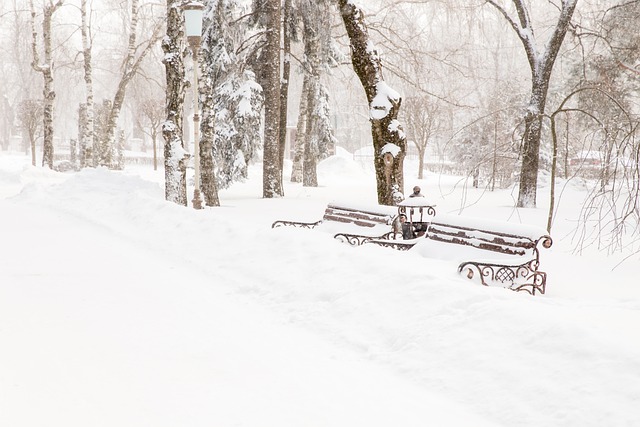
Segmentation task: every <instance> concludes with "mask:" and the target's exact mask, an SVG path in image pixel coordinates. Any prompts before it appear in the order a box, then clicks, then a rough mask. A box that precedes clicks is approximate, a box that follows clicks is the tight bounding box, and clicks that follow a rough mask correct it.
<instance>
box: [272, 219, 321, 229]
mask: <svg viewBox="0 0 640 427" xmlns="http://www.w3.org/2000/svg"><path fill="white" fill-rule="evenodd" d="M321 223H322V220H320V221H316V222H300V221H284V220H278V221H274V223H273V224H271V228H277V227H298V228H315V227H317V226H318V225H320V224H321Z"/></svg>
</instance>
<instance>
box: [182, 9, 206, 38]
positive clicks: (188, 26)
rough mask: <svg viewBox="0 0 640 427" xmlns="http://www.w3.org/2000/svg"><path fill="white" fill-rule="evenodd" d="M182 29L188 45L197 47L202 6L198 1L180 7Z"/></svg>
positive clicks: (200, 31) (202, 11)
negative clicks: (182, 13) (182, 15)
mask: <svg viewBox="0 0 640 427" xmlns="http://www.w3.org/2000/svg"><path fill="white" fill-rule="evenodd" d="M182 11H183V12H184V29H185V34H186V35H187V40H188V41H189V44H191V45H192V46H193V45H196V46H199V45H200V39H201V37H202V15H203V13H204V5H203V4H202V3H200V2H199V1H190V2H188V3H186V4H185V5H183V6H182Z"/></svg>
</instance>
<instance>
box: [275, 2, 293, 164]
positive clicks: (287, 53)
mask: <svg viewBox="0 0 640 427" xmlns="http://www.w3.org/2000/svg"><path fill="white" fill-rule="evenodd" d="M283 12H284V16H283V19H282V29H283V34H282V39H283V40H282V41H283V50H284V61H283V64H282V82H281V84H280V133H279V135H278V153H279V154H278V155H279V158H278V161H279V166H278V167H279V168H280V171H281V174H282V173H283V171H284V154H285V149H286V145H287V105H288V101H289V77H290V74H291V28H290V26H291V25H292V24H291V0H284V6H283Z"/></svg>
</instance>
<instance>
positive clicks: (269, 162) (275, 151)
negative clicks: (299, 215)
mask: <svg viewBox="0 0 640 427" xmlns="http://www.w3.org/2000/svg"><path fill="white" fill-rule="evenodd" d="M264 8H265V12H266V15H267V24H266V33H267V42H266V46H265V47H264V48H263V49H264V50H265V59H266V60H265V64H264V77H265V78H264V81H265V85H264V87H263V88H262V89H263V91H264V106H265V107H264V158H263V177H262V197H264V198H273V197H281V196H284V191H283V188H282V169H280V167H279V166H280V160H279V159H280V150H279V135H280V1H279V0H265V5H264ZM283 132H284V130H283Z"/></svg>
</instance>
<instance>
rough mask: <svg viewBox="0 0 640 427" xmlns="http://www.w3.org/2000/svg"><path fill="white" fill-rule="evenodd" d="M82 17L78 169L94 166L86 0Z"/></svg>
mask: <svg viewBox="0 0 640 427" xmlns="http://www.w3.org/2000/svg"><path fill="white" fill-rule="evenodd" d="M80 12H81V15H82V56H83V58H84V83H85V90H86V99H87V100H86V102H85V107H84V111H85V113H84V119H85V121H86V123H84V126H83V128H82V130H83V134H82V136H81V137H80V167H81V168H84V167H86V166H87V163H89V162H90V164H91V166H93V167H95V166H96V162H95V160H96V158H95V156H94V154H95V147H94V144H95V134H94V129H93V126H94V124H93V121H94V104H93V68H92V66H91V45H90V44H89V24H88V19H87V0H82V2H81V5H80Z"/></svg>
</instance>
